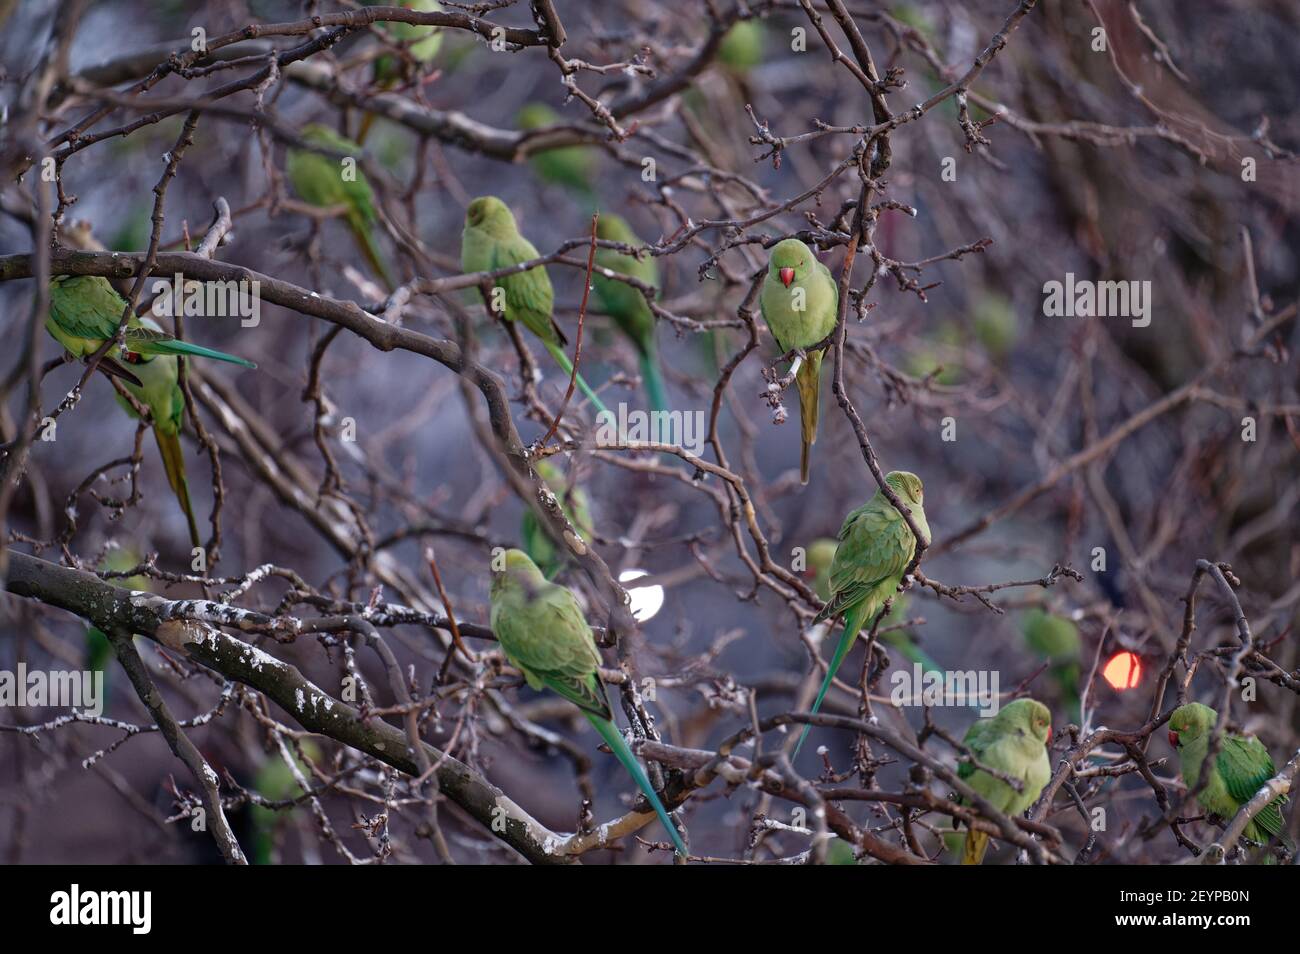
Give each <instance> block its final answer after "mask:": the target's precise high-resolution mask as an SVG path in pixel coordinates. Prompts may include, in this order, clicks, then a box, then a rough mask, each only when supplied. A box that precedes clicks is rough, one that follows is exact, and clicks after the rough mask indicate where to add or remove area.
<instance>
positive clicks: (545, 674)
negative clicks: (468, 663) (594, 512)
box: [491, 550, 686, 856]
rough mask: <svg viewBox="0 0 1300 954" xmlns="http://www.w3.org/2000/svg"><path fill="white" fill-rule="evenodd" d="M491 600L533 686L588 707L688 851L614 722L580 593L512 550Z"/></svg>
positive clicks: (502, 633) (511, 654)
mask: <svg viewBox="0 0 1300 954" xmlns="http://www.w3.org/2000/svg"><path fill="white" fill-rule="evenodd" d="M491 599H492V631H493V632H494V633H496V637H497V639H498V640H499V641H500V642H501V648H502V650H504V651H505V654H506V657H507V658H508V659H509V660H510V662H511V663H512V664H513V665H514V666H516V667H517V668H518V669H519V671H520V672H522V673H523V674H524V678H525V679H526V680H527V681H528V685H529V686H531V687H532V688H533V689H542V688H547V689H550V690H552V691H553V692H556V693H559V694H560V695H561V696H563V697H564V698H565V699H568V700H569V701H570V702H572V703H573V704H574V705H576V706H577V707H578V708H579V709H581V710H582V714H583V715H585V716H586V717H587V721H589V722H590V723H591V724H592V726H594V727H595V729H596V731H597V732H599V733H600V737H601V738H602V739H604V740H605V743H606V744H607V745H608V746H609V748H610V750H611V751H612V752H613V753H614V757H615V758H617V759H618V760H619V762H620V763H621V764H622V766H623V768H625V769H627V771H628V774H630V775H631V776H632V780H633V781H635V782H636V785H637V788H639V789H640V790H641V793H642V794H643V795H645V797H646V801H648V802H649V803H650V805H651V806H652V807H653V808H654V810H655V814H657V815H658V816H659V820H660V821H662V822H663V824H664V828H666V829H667V830H668V834H669V835H670V836H671V838H672V840H673V844H674V845H675V846H676V848H677V851H678V853H679V854H681V855H683V856H684V855H685V854H686V845H685V844H684V843H683V842H682V839H681V836H680V835H679V834H678V833H677V829H676V828H675V827H674V826H673V823H672V821H671V820H670V819H669V817H668V812H667V811H665V809H664V806H663V803H662V802H661V801H660V800H659V796H658V795H656V794H655V790H654V789H653V788H652V787H651V786H650V780H649V779H648V778H646V774H645V771H644V770H643V769H642V768H641V765H640V763H639V762H637V760H636V757H635V756H634V755H633V754H632V750H631V749H629V748H628V747H627V743H626V742H624V741H623V736H622V735H621V734H620V733H619V731H618V729H617V727H615V725H614V713H613V710H612V709H610V706H609V699H608V698H607V697H606V695H605V684H604V683H603V682H602V681H601V678H600V672H599V666H600V653H599V652H598V651H597V649H596V643H595V640H594V639H593V638H592V635H591V627H589V626H588V625H587V621H586V619H584V618H583V615H582V610H581V609H580V608H579V607H578V601H577V599H575V598H574V595H573V594H572V593H571V592H569V591H568V590H567V589H565V588H564V587H563V586H557V585H556V584H554V583H550V582H547V579H546V577H544V576H542V571H541V570H539V569H538V568H537V566H536V564H534V563H533V561H532V560H530V559H528V554H526V553H524V552H523V551H522V550H507V551H506V552H505V566H504V568H503V569H502V570H500V571H496V570H494V571H493V574H492V588H491Z"/></svg>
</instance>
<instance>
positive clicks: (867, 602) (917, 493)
mask: <svg viewBox="0 0 1300 954" xmlns="http://www.w3.org/2000/svg"><path fill="white" fill-rule="evenodd" d="M885 482H886V483H888V484H889V486H890V489H891V490H893V491H894V493H895V495H896V496H897V497H898V499H899V502H900V503H902V504H903V505H904V506H906V507H907V509H908V510H910V511H911V512H912V520H913V521H914V522H915V523H916V526H917V529H918V530H920V531H921V532H922V533H924V534H925V535H926V536H927V537H928V536H929V535H930V527H929V525H928V524H927V523H926V522H925V510H924V508H923V507H922V505H921V504H922V498H923V497H924V488H923V487H922V486H921V478H919V477H917V476H916V474H909V473H907V472H906V471H900V470H893V471H890V472H889V473H888V474H886V475H885ZM839 541H840V542H839V546H838V547H836V549H835V558H834V560H832V561H831V575H830V593H831V597H830V601H829V602H828V603H827V604H826V607H825V608H824V609H823V610H822V611H821V612H820V613H818V614H817V618H816V619H815V620H814V622H817V623H820V622H821V621H822V620H833V619H835V618H836V617H839V616H843V617H844V632H843V633H842V634H841V635H840V641H839V644H838V645H837V646H836V647H835V655H834V656H832V657H831V662H830V665H829V666H827V667H826V678H825V679H824V680H823V681H822V687H821V689H820V690H818V692H817V700H816V701H815V702H814V703H813V707H812V711H813V713H816V712H817V710H818V709H820V708H821V705H822V700H823V699H825V698H826V690H828V689H829V688H830V687H831V681H832V680H833V679H834V678H835V673H836V671H837V670H838V669H839V668H840V664H841V663H842V662H844V657H845V656H847V655H848V653H849V649H850V648H851V647H852V646H853V641H854V640H855V639H857V638H858V632H859V631H860V630H861V629H862V627H864V626H867V625H869V624H870V623H871V621H872V620H873V619H875V617H876V614H877V613H879V612H880V608H881V607H882V606H884V604H885V600H887V599H889V597H891V596H893V595H894V593H895V592H896V591H897V590H898V584H899V583H901V582H902V579H903V571H904V570H906V569H907V565H908V564H909V563H911V562H912V555H913V554H914V553H915V552H916V537H914V536H913V535H912V530H911V528H910V527H908V525H907V523H906V522H905V521H904V520H903V515H902V514H900V513H899V512H898V511H897V510H895V509H894V505H893V504H891V503H890V502H889V498H887V497H886V496H885V495H884V493H882V492H881V491H880V490H877V491H876V493H875V494H874V495H873V496H872V498H871V499H870V500H868V501H867V502H866V503H865V504H863V505H862V506H861V507H858V508H857V509H856V510H854V511H852V512H851V513H850V514H849V515H848V516H847V517H845V518H844V525H843V526H842V527H840V534H839ZM811 728H812V726H811V725H805V726H804V728H803V732H802V733H801V734H800V735H799V742H798V744H796V745H795V747H794V754H795V755H796V756H797V755H798V754H799V748H800V746H802V745H803V742H804V739H806V738H807V737H808V732H809V730H810V729H811Z"/></svg>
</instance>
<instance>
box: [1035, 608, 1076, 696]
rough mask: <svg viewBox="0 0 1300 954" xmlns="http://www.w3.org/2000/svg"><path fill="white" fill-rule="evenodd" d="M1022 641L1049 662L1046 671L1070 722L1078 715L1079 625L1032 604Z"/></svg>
mask: <svg viewBox="0 0 1300 954" xmlns="http://www.w3.org/2000/svg"><path fill="white" fill-rule="evenodd" d="M1023 631H1024V634H1025V643H1026V644H1027V645H1028V646H1029V648H1030V649H1032V650H1033V651H1034V652H1036V653H1037V654H1038V655H1039V656H1041V657H1042V658H1043V659H1045V660H1047V662H1048V670H1047V671H1048V673H1049V674H1050V675H1051V677H1052V679H1053V681H1054V682H1055V683H1056V685H1057V687H1058V689H1059V690H1060V699H1061V701H1062V702H1064V703H1065V704H1066V706H1067V707H1068V712H1067V717H1068V718H1069V720H1070V721H1072V722H1078V721H1079V718H1080V715H1081V713H1080V711H1079V705H1080V699H1079V677H1080V675H1081V673H1080V656H1081V654H1082V644H1081V643H1080V641H1079V627H1077V626H1075V625H1074V623H1073V622H1071V621H1070V620H1068V619H1066V618H1065V617H1064V616H1056V615H1054V614H1052V613H1047V612H1044V611H1043V610H1041V609H1038V608H1034V609H1032V610H1030V611H1029V612H1028V613H1026V614H1025V619H1024V624H1023Z"/></svg>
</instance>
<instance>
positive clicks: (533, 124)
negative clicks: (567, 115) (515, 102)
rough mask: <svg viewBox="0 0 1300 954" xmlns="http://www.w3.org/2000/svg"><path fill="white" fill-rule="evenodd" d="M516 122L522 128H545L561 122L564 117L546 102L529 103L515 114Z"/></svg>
mask: <svg viewBox="0 0 1300 954" xmlns="http://www.w3.org/2000/svg"><path fill="white" fill-rule="evenodd" d="M515 122H516V123H518V124H519V128H520V129H543V128H545V127H547V126H554V125H556V124H557V123H561V122H563V119H561V118H560V114H559V113H557V112H556V111H555V110H553V109H551V107H549V106H547V105H546V104H545V103H527V104H525V105H524V107H523V108H522V109H520V110H519V114H518V115H517V116H515Z"/></svg>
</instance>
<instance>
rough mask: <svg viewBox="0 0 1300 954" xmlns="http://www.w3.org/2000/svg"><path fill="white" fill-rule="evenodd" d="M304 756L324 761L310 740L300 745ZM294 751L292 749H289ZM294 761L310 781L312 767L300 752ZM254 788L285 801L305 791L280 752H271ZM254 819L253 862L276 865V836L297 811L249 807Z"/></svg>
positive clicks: (256, 806)
mask: <svg viewBox="0 0 1300 954" xmlns="http://www.w3.org/2000/svg"><path fill="white" fill-rule="evenodd" d="M300 744H301V746H302V753H303V755H305V756H306V757H307V758H309V759H311V760H312V761H313V762H319V761H320V758H321V753H320V747H319V746H317V745H316V743H315V742H314V741H312V740H311V739H303V740H302V742H301V743H300ZM290 751H291V752H292V749H291V750H290ZM293 760H294V762H296V763H297V765H298V771H299V772H301V773H302V776H303V778H306V779H308V780H309V781H310V779H311V777H312V774H311V767H310V766H309V765H307V764H306V763H305V762H304V761H303V760H302V759H301V758H299V757H298V755H297V753H293ZM253 789H254V791H256V792H257V794H259V795H261V796H262V797H263V798H265V799H266V800H267V801H271V802H283V801H288V800H289V799H291V798H300V797H301V796H302V795H303V794H304V792H303V788H302V786H301V785H299V784H298V779H297V778H296V777H295V776H294V773H293V769H291V768H290V767H289V765H288V764H287V763H286V762H285V761H284V759H283V758H281V756H280V755H279V753H278V752H274V751H273V752H272V753H271V754H270V755H268V756H267V757H266V761H264V762H263V763H262V765H261V767H260V768H259V769H258V770H257V775H256V776H255V777H254V778H253ZM249 807H250V809H251V810H252V817H253V832H254V834H253V850H252V852H251V853H250V854H251V856H252V857H251V860H252V862H253V864H255V865H273V864H276V863H277V861H278V858H277V855H276V834H277V832H278V831H279V829H280V827H281V825H282V823H284V822H286V821H288V820H289V818H290V817H292V815H293V813H294V811H296V808H283V809H277V808H267V807H266V806H265V805H257V804H254V805H250V806H249Z"/></svg>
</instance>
